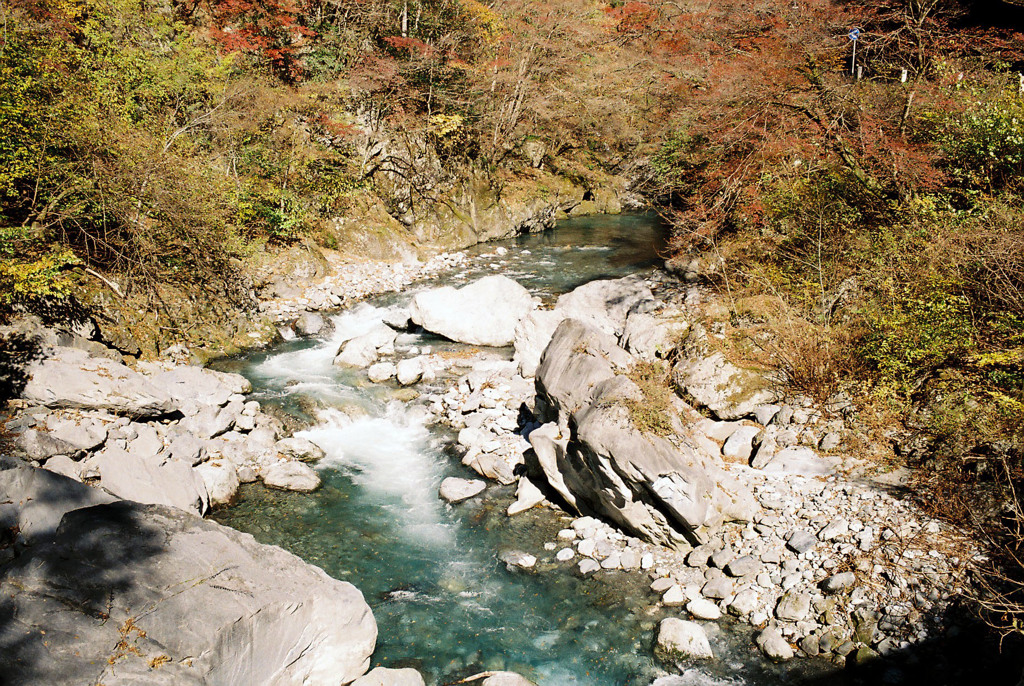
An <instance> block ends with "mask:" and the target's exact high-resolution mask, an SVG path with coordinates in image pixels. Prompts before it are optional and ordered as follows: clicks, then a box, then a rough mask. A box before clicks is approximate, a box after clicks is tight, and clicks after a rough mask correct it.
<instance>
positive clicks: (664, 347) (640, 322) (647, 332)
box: [619, 312, 689, 360]
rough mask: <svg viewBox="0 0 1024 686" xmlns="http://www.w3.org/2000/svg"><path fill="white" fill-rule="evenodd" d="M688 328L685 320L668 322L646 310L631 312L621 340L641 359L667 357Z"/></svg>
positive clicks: (624, 346) (621, 342)
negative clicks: (647, 312)
mask: <svg viewBox="0 0 1024 686" xmlns="http://www.w3.org/2000/svg"><path fill="white" fill-rule="evenodd" d="M688 328H689V324H687V323H686V322H685V321H674V322H666V321H665V320H664V319H660V318H656V317H652V316H651V315H649V314H646V313H644V312H631V313H629V315H628V316H627V317H626V324H625V326H624V327H623V330H622V335H621V336H620V338H619V341H620V344H621V345H622V347H623V348H625V349H626V350H628V351H629V352H630V353H632V354H633V355H636V356H637V357H639V358H641V359H644V360H654V359H657V358H665V357H668V355H669V354H670V353H671V352H672V351H673V350H674V349H675V347H676V344H677V343H678V341H679V340H680V339H681V338H682V337H683V336H684V335H685V333H686V331H687V329H688Z"/></svg>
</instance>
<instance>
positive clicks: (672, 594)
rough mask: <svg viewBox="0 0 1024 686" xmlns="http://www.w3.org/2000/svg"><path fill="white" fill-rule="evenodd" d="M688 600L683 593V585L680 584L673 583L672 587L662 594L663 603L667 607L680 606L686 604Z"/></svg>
mask: <svg viewBox="0 0 1024 686" xmlns="http://www.w3.org/2000/svg"><path fill="white" fill-rule="evenodd" d="M686 601H687V598H686V594H685V593H683V587H682V586H680V585H679V584H673V585H672V587H671V588H669V589H668V590H667V591H665V594H664V595H663V596H661V604H662V605H664V606H665V607H678V606H679V605H684V604H685V603H686Z"/></svg>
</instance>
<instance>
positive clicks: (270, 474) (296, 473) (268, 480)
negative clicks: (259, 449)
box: [261, 460, 320, 493]
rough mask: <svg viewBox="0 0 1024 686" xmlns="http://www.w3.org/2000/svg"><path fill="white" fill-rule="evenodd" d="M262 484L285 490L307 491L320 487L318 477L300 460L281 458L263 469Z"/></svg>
mask: <svg viewBox="0 0 1024 686" xmlns="http://www.w3.org/2000/svg"><path fill="white" fill-rule="evenodd" d="M261 476H262V477H263V485H265V486H268V487H270V488H279V489H281V490H285V491H299V492H300V493H309V492H311V491H315V490H316V489H318V488H320V477H319V476H317V473H316V472H315V471H313V469H312V468H311V467H309V466H308V465H306V464H303V463H302V462H293V461H291V460H281V461H278V462H275V463H273V464H271V465H270V466H269V467H266V468H265V469H264V470H263V473H262V475H261Z"/></svg>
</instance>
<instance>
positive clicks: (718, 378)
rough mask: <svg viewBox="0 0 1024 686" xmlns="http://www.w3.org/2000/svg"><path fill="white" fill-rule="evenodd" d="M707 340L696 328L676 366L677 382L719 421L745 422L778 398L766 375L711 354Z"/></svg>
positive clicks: (700, 329) (704, 332)
mask: <svg viewBox="0 0 1024 686" xmlns="http://www.w3.org/2000/svg"><path fill="white" fill-rule="evenodd" d="M706 341H707V332H706V331H705V330H704V327H703V326H701V325H699V324H698V325H694V327H693V330H692V331H691V333H690V335H689V337H688V338H687V339H686V343H685V345H684V354H683V355H681V356H680V360H679V362H677V363H676V364H675V366H674V367H672V381H673V383H675V385H676V386H677V387H679V388H680V389H683V390H685V391H686V393H687V394H688V395H689V396H690V397H691V398H693V399H694V400H695V401H696V402H697V404H699V405H701V406H703V407H706V408H708V409H709V410H711V412H713V413H714V415H715V416H716V417H718V418H719V419H742V418H743V417H746V416H748V415H751V414H753V412H754V408H756V407H758V406H760V405H764V404H766V403H770V402H771V401H772V400H774V399H775V392H774V391H773V390H772V388H771V385H770V384H769V383H768V380H767V379H765V377H764V376H763V375H762V374H760V373H759V372H757V371H755V370H751V369H744V368H742V367H739V366H737V365H735V364H733V363H732V362H730V361H728V360H727V359H726V358H725V356H724V355H723V354H722V353H720V352H711V351H710V350H709V348H708V345H707V342H706Z"/></svg>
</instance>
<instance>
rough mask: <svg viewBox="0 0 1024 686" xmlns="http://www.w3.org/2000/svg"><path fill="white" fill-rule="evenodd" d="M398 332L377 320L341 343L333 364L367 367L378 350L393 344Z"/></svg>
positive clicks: (373, 360)
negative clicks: (367, 328)
mask: <svg viewBox="0 0 1024 686" xmlns="http://www.w3.org/2000/svg"><path fill="white" fill-rule="evenodd" d="M397 336H398V333H397V332H396V331H395V330H394V329H392V328H391V327H390V326H388V325H387V324H384V323H383V322H378V323H377V324H376V325H375V326H373V327H372V328H371V329H370V330H369V331H367V332H366V333H364V334H361V335H359V336H356V337H355V338H350V339H349V340H347V341H345V342H344V343H342V344H341V349H340V350H339V351H338V354H337V355H336V356H335V358H334V364H336V365H338V366H341V367H369V366H370V365H371V364H373V363H374V362H376V361H377V357H378V355H379V352H378V351H379V350H380V349H382V348H388V347H389V346H393V345H394V343H395V338H397Z"/></svg>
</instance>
